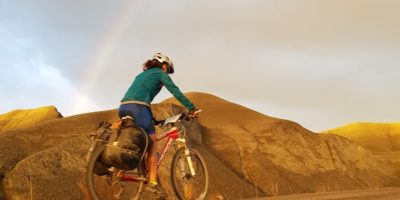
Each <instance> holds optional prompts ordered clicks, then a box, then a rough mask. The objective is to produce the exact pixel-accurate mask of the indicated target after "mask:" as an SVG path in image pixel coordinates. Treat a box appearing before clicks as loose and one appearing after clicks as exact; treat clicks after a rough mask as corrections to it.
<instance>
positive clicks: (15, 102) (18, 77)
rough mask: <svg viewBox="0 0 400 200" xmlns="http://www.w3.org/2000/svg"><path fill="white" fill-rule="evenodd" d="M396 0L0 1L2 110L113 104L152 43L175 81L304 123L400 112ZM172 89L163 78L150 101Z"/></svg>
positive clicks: (68, 110) (386, 118) (393, 118)
mask: <svg viewBox="0 0 400 200" xmlns="http://www.w3.org/2000/svg"><path fill="white" fill-rule="evenodd" d="M399 9H400V1H397V0H324V1H319V0H234V1H232V0H219V1H213V0H201V1H187V0H170V1H154V0H134V1H128V0H113V1H108V0H85V1H81V0H57V1H52V0H35V1H30V0H0V44H1V45H0V113H6V112H8V111H11V110H14V109H29V108H36V107H40V106H45V105H54V106H56V107H57V108H58V110H59V111H60V112H61V113H62V114H63V115H64V116H70V115H75V114H79V113H85V112H92V111H99V110H108V109H114V108H117V107H118V106H119V101H120V99H121V98H122V96H123V95H124V93H125V91H126V90H127V88H128V87H129V85H130V84H131V82H132V81H133V79H134V77H135V76H136V75H137V74H139V73H140V72H141V65H142V64H143V63H144V62H145V61H146V60H147V59H149V58H151V56H152V55H153V54H154V53H155V52H163V53H165V54H167V55H169V56H170V57H171V59H172V60H173V62H174V65H175V68H176V72H175V73H174V74H173V75H172V79H173V80H174V82H175V83H176V84H177V85H178V86H179V88H180V89H181V90H182V91H183V92H191V91H198V92H205V93H211V94H214V95H216V96H219V97H221V98H224V99H226V100H229V101H232V102H235V103H238V104H241V105H243V106H246V107H248V108H251V109H253V110H256V111H258V112H261V113H263V114H266V115H268V116H273V117H278V118H284V119H289V120H292V121H296V122H298V123H299V124H301V125H303V126H304V127H306V128H308V129H310V130H312V131H316V132H318V131H321V130H326V129H330V128H335V127H338V126H342V125H345V124H348V123H351V122H359V121H369V122H399V121H400V112H399V111H400V110H399V106H398V102H400V93H399V91H400V79H399V75H400V67H399V65H400V12H398V10H399ZM168 97H171V94H170V93H169V92H168V91H167V90H166V89H163V90H162V92H161V93H160V94H159V95H158V96H157V98H156V99H155V101H154V103H156V102H159V101H162V100H163V99H165V98H168Z"/></svg>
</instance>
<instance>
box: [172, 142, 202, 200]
mask: <svg viewBox="0 0 400 200" xmlns="http://www.w3.org/2000/svg"><path fill="white" fill-rule="evenodd" d="M188 156H189V157H190V159H191V162H192V164H193V168H194V171H195V175H194V176H193V175H192V173H191V171H190V168H189V162H188V160H187V156H186V155H185V149H180V150H178V152H177V153H176V154H175V156H174V159H173V160H172V166H171V179H172V185H173V187H174V190H175V193H176V195H177V196H178V198H179V199H181V200H189V199H196V200H201V199H204V198H205V197H206V194H207V189H208V170H207V166H206V164H205V162H204V159H203V157H202V156H201V155H200V153H199V152H198V151H196V150H194V149H190V150H189V155H188Z"/></svg>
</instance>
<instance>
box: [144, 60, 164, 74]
mask: <svg viewBox="0 0 400 200" xmlns="http://www.w3.org/2000/svg"><path fill="white" fill-rule="evenodd" d="M155 67H158V68H161V69H162V63H160V62H159V61H158V60H148V61H146V62H145V63H144V64H143V70H144V71H146V70H148V69H151V68H155Z"/></svg>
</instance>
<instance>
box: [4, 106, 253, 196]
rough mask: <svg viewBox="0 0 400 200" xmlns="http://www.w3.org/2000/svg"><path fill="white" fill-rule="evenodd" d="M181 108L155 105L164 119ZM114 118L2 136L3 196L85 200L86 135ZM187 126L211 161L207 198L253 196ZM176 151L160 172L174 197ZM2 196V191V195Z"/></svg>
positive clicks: (88, 117)
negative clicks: (82, 187)
mask: <svg viewBox="0 0 400 200" xmlns="http://www.w3.org/2000/svg"><path fill="white" fill-rule="evenodd" d="M182 110H183V109H182V108H180V107H177V106H175V105H170V104H161V105H155V106H153V111H154V114H155V117H156V118H157V119H165V118H167V117H170V116H173V115H175V114H177V113H181V112H182ZM116 119H117V113H116V110H110V111H103V112H96V113H89V114H83V115H77V116H72V117H66V118H63V119H57V120H52V121H48V122H44V123H41V124H39V125H38V126H36V127H32V128H30V129H23V130H13V131H7V132H4V133H3V134H1V135H0V157H1V158H2V159H1V160H0V173H1V176H0V178H1V179H3V178H4V191H5V193H6V195H5V196H7V198H9V199H30V198H31V196H33V198H34V199H83V198H84V197H83V194H82V193H81V190H80V189H79V187H78V185H79V184H81V183H83V180H82V177H84V174H85V166H84V165H85V160H84V157H85V154H86V152H87V149H88V148H89V146H88V145H89V139H88V135H89V134H90V133H91V132H93V131H94V130H96V126H97V125H98V123H100V122H101V121H114V120H116ZM187 129H188V131H189V132H190V133H191V136H192V142H191V143H192V145H193V146H196V148H197V149H198V150H199V151H200V152H201V153H202V155H203V156H204V158H205V160H206V162H207V163H210V164H209V171H210V181H211V183H210V190H209V194H210V196H209V197H213V196H221V195H222V196H225V197H227V198H230V199H232V198H242V197H243V198H244V197H251V195H249V194H252V193H254V187H253V186H252V185H251V184H249V183H247V182H246V181H245V180H243V179H241V178H240V177H239V176H237V175H236V174H235V173H234V172H232V170H230V169H229V167H227V166H225V165H224V164H223V163H222V162H221V161H219V160H218V159H216V158H215V157H214V156H213V155H212V154H211V153H210V152H209V150H208V149H206V148H203V147H202V146H201V145H200V144H197V142H200V141H201V132H200V129H199V125H198V123H195V122H194V123H191V124H190V125H187ZM159 131H161V130H159ZM10 146H13V147H14V148H10ZM162 146H163V144H160V145H159V147H162ZM173 153H174V152H173V148H171V149H170V151H169V152H168V153H167V155H166V158H165V160H164V162H163V164H162V165H161V167H160V170H159V175H160V179H161V182H162V185H163V187H164V188H165V190H166V191H167V192H169V196H170V199H174V198H175V197H174V192H173V189H172V187H171V182H170V178H169V174H170V165H171V163H170V161H172V155H173ZM221 175H222V176H221ZM145 195H146V194H145ZM3 198H4V196H2V194H0V199H3Z"/></svg>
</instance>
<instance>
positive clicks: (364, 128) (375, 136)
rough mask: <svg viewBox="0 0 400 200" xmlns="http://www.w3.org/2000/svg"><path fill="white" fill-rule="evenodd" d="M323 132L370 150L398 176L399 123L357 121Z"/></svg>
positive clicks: (376, 158)
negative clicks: (346, 139)
mask: <svg viewBox="0 0 400 200" xmlns="http://www.w3.org/2000/svg"><path fill="white" fill-rule="evenodd" d="M324 133H330V134H336V135H340V136H343V137H346V138H348V139H350V140H353V141H354V142H356V143H357V144H359V145H361V146H363V147H365V148H367V149H369V150H371V151H372V153H373V156H374V157H375V160H376V161H377V162H378V163H379V165H380V166H390V169H392V170H391V173H392V174H394V175H395V176H398V177H400V123H367V122H362V123H361V122H358V123H352V124H349V125H346V126H342V127H338V128H335V129H331V130H327V131H324Z"/></svg>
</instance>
